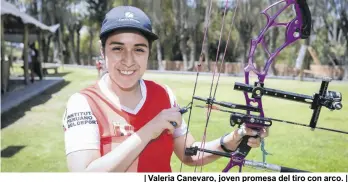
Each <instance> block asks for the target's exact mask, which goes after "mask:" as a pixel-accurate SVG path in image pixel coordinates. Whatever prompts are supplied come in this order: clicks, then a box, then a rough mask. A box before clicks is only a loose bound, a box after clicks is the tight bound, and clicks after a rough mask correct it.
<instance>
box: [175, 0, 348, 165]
mask: <svg viewBox="0 0 348 182" xmlns="http://www.w3.org/2000/svg"><path fill="white" fill-rule="evenodd" d="M211 2H212V1H210V10H209V17H210V13H211ZM281 3H284V6H283V7H282V8H280V9H279V10H278V11H277V12H276V13H275V14H274V15H270V14H268V13H267V11H268V10H269V9H270V8H272V7H274V6H276V5H279V4H281ZM227 4H228V3H227V1H226V7H227ZM289 6H292V7H293V8H294V10H295V12H296V17H295V18H294V19H292V20H291V21H290V22H288V23H279V22H277V21H276V19H277V17H278V16H279V15H280V14H281V13H282V12H283V11H284V10H286V9H287V8H289ZM226 7H225V11H224V14H223V15H224V16H223V20H222V27H221V32H220V40H219V46H218V50H217V52H219V47H220V41H221V34H222V31H223V24H224V20H225V14H226V9H227V8H226ZM237 8H238V3H237V6H236V7H235V12H236V10H237ZM235 12H234V14H235ZM261 14H263V15H265V17H266V18H267V22H266V26H265V27H264V28H263V29H262V30H261V31H260V33H259V35H258V36H257V37H256V38H255V39H252V40H251V42H250V43H251V46H250V50H249V55H248V63H247V65H246V67H245V68H244V73H245V74H244V76H245V83H235V85H234V89H235V90H239V91H243V93H244V96H245V100H246V105H241V104H235V103H230V102H224V101H216V100H215V95H216V90H217V87H218V82H219V77H220V70H221V66H222V65H223V61H224V57H225V54H226V50H227V47H228V45H226V47H225V53H224V55H223V58H222V63H221V64H220V69H219V71H218V73H219V76H218V78H217V83H216V87H215V91H214V94H213V96H212V87H213V83H214V77H215V70H216V67H217V63H218V55H216V60H215V69H214V74H213V80H212V84H211V89H210V95H209V97H208V98H202V97H198V96H195V90H196V87H197V80H198V75H199V71H200V70H199V69H198V71H197V76H196V82H195V86H194V91H193V96H192V101H191V103H190V104H189V105H190V108H191V106H192V103H193V101H194V100H200V101H204V102H206V104H207V105H208V113H207V121H206V126H205V131H204V134H203V139H202V142H201V143H202V145H201V147H189V148H186V150H185V155H189V156H192V155H197V154H198V152H199V157H198V158H200V155H204V153H205V152H206V153H212V154H215V155H220V156H224V157H228V158H230V161H229V163H228V164H227V166H226V167H225V168H224V170H223V172H228V171H229V170H230V169H231V168H232V167H234V166H238V167H239V171H240V172H241V171H242V167H243V166H244V165H249V166H254V167H257V168H266V169H271V170H275V171H280V172H291V171H293V172H294V171H296V172H298V171H302V170H298V169H293V168H287V167H282V166H277V165H273V164H267V163H266V162H265V155H267V152H266V151H265V150H264V143H263V141H262V144H261V150H262V152H263V162H255V161H249V160H246V159H245V158H246V156H247V155H248V153H249V151H250V150H251V147H250V146H248V145H247V143H248V139H249V138H250V137H249V136H244V137H243V138H242V141H241V143H240V144H239V146H238V147H237V149H236V150H235V151H233V152H231V153H225V152H219V151H211V150H207V149H205V148H204V145H205V138H206V130H207V127H208V122H209V118H210V113H211V111H212V109H215V110H219V111H223V112H228V113H231V115H230V124H231V126H236V125H237V126H238V127H239V128H242V127H248V128H252V129H254V130H257V131H261V130H262V129H264V128H268V127H270V126H271V125H272V121H278V122H283V123H288V124H295V125H300V126H305V127H310V128H312V129H314V128H317V129H322V130H327V131H333V132H339V133H344V134H348V132H345V131H340V130H334V129H329V128H323V127H317V126H316V124H317V121H318V118H319V114H320V110H321V107H322V106H324V107H327V108H329V109H330V110H340V109H341V108H342V104H341V101H342V95H341V94H340V93H339V92H335V91H328V90H327V88H328V85H329V82H330V79H324V80H323V81H322V83H321V87H320V90H319V93H315V94H314V95H313V96H308V95H303V94H297V93H291V92H286V91H281V90H276V89H271V88H266V87H264V80H265V78H266V76H267V72H268V69H269V67H270V66H271V64H272V62H273V61H274V59H275V57H276V56H277V55H278V54H279V53H280V52H281V51H282V50H283V49H284V48H285V47H287V46H289V45H290V44H292V43H293V42H295V41H297V40H299V39H307V38H308V37H309V36H310V31H311V13H310V11H309V8H308V5H307V3H306V0H282V1H279V2H277V3H274V4H273V5H271V6H269V7H268V8H266V9H265V10H263V11H262V12H261ZM233 22H234V17H233V18H232V24H231V28H232V25H233ZM208 26H209V22H208V23H207V24H206V27H205V28H206V29H205V36H206V32H207V28H208ZM281 26H283V27H285V42H284V43H283V44H282V45H281V46H280V47H278V48H277V49H275V50H274V52H270V51H269V49H268V47H267V45H266V43H265V34H266V32H267V30H268V29H270V28H272V27H281ZM230 33H231V29H230V31H229V35H228V39H229V37H230ZM205 36H204V39H203V43H204V41H205ZM228 42H229V41H227V43H228ZM258 45H262V47H263V49H264V51H265V52H266V53H267V55H268V59H267V61H266V63H265V66H264V68H263V70H261V71H258V70H257V69H256V68H255V66H254V63H255V60H254V58H255V56H254V55H255V51H256V49H257V46H258ZM202 51H203V48H202ZM250 72H253V73H254V74H256V75H257V78H258V81H257V82H255V83H254V85H249V84H250V83H249V82H250V80H249V77H250ZM249 94H250V95H249ZM263 96H271V97H276V98H282V99H286V100H291V101H296V102H301V103H306V104H310V108H311V109H312V110H313V114H312V118H311V121H310V124H309V125H305V124H300V123H296V122H291V121H285V120H280V119H274V118H266V117H265V115H264V111H263V107H262V97H263ZM214 104H215V105H219V106H222V107H226V108H229V109H239V110H246V114H243V113H237V112H232V111H229V110H223V109H219V108H217V107H215V106H213V105H214ZM255 104H256V106H255ZM190 108H185V109H184V110H186V111H187V110H188V109H190ZM186 111H184V112H182V113H185V112H186ZM191 111H192V108H191V110H190V114H189V119H188V124H187V125H188V126H187V127H188V128H189V126H190V117H191ZM250 112H257V113H259V114H258V115H252V114H251V113H250ZM188 128H187V129H188ZM185 145H186V141H185ZM202 158H203V157H202ZM202 160H203V159H202ZM196 167H197V166H196ZM181 168H182V165H181ZM181 168H180V171H181Z"/></svg>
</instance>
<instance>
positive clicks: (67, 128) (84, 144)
mask: <svg viewBox="0 0 348 182" xmlns="http://www.w3.org/2000/svg"><path fill="white" fill-rule="evenodd" d="M63 128H64V140H65V153H66V155H68V154H69V153H71V152H75V151H78V150H87V149H100V135H99V127H98V123H97V120H96V118H95V116H94V115H93V113H92V110H91V108H90V106H89V104H88V101H87V99H86V98H85V97H84V96H83V95H82V94H80V93H75V94H73V95H72V96H71V97H70V98H69V101H68V103H67V106H66V110H65V113H64V117H63Z"/></svg>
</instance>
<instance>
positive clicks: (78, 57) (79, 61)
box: [76, 23, 84, 64]
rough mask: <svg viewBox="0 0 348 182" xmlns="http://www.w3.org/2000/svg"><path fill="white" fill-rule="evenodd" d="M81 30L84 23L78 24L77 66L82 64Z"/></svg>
mask: <svg viewBox="0 0 348 182" xmlns="http://www.w3.org/2000/svg"><path fill="white" fill-rule="evenodd" d="M81 28H82V23H78V24H77V25H76V35H77V40H76V60H77V64H81V59H80V30H81ZM83 64H84V63H83Z"/></svg>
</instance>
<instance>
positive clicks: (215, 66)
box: [195, 0, 228, 172]
mask: <svg viewBox="0 0 348 182" xmlns="http://www.w3.org/2000/svg"><path fill="white" fill-rule="evenodd" d="M227 5H228V0H226V4H225V9H224V14H223V17H222V24H221V29H220V37H219V43H218V48H217V51H216V55H215V65H214V71H213V78H212V82H211V85H210V92H209V99H215V95H214V97H213V98H212V97H211V95H212V90H213V86H214V80H215V74H216V70H217V65H218V62H219V52H220V46H221V39H222V34H223V30H224V28H225V26H224V25H225V17H226V12H227ZM208 59H209V58H208ZM218 72H220V70H219V71H218ZM219 75H220V73H219ZM209 104H211V103H209ZM211 110H212V108H211V107H210V105H209V107H208V110H207V121H206V123H205V128H204V132H203V136H202V140H201V146H200V148H203V149H204V148H205V143H206V136H207V129H208V123H209V119H210V116H211ZM201 155H202V158H201V170H200V172H202V170H203V159H204V152H200V153H199V154H198V160H199V159H200V156H201ZM196 168H197V164H196V166H195V172H196Z"/></svg>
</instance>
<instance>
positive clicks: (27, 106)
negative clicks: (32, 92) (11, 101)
mask: <svg viewBox="0 0 348 182" xmlns="http://www.w3.org/2000/svg"><path fill="white" fill-rule="evenodd" d="M69 83H70V82H69V81H63V82H61V83H59V84H57V85H55V86H53V87H51V88H49V89H47V90H45V91H44V92H42V93H41V94H39V95H38V96H35V97H33V98H31V99H30V100H28V101H26V102H24V103H22V104H20V105H19V106H17V107H15V108H12V109H10V110H9V111H7V112H4V113H3V114H2V115H1V129H3V128H6V127H8V126H10V125H11V124H13V123H15V122H16V121H17V120H18V119H19V118H21V117H23V116H24V115H25V113H26V112H27V111H29V110H31V108H32V107H35V106H37V105H41V104H44V103H45V102H47V101H48V100H50V99H51V98H52V95H53V94H55V93H57V92H59V91H60V90H61V89H62V88H64V87H65V86H67V85H68V84H69Z"/></svg>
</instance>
